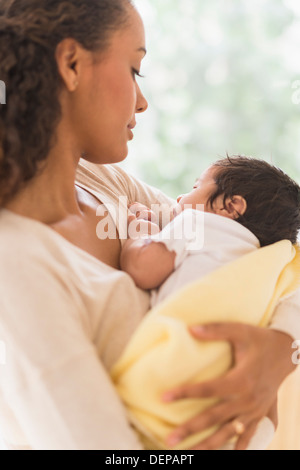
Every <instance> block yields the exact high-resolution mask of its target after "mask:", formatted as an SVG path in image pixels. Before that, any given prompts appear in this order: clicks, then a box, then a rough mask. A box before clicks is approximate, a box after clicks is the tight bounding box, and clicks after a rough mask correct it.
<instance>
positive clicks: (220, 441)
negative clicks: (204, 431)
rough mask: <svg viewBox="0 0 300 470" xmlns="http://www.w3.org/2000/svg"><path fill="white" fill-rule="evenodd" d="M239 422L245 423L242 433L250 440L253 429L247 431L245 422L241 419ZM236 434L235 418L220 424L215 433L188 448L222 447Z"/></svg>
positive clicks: (210, 448)
mask: <svg viewBox="0 0 300 470" xmlns="http://www.w3.org/2000/svg"><path fill="white" fill-rule="evenodd" d="M240 422H241V423H242V424H244V425H245V432H244V434H246V433H247V434H248V435H249V436H250V437H249V440H250V439H251V437H252V435H253V433H254V431H255V429H254V431H253V429H251V431H250V430H249V432H248V431H247V427H246V426H247V425H246V424H245V422H244V421H243V420H240ZM244 434H243V435H244ZM250 434H251V435H250ZM243 435H242V436H243ZM236 436H237V431H236V425H235V420H232V421H229V422H227V423H226V424H224V425H223V426H221V427H220V428H219V429H218V430H217V431H216V432H215V433H213V434H212V435H211V436H209V437H208V438H207V439H205V440H204V441H202V442H200V443H199V444H197V445H196V446H194V447H193V448H192V449H190V450H216V449H219V448H220V447H222V446H223V445H225V444H228V441H230V440H231V439H232V438H234V437H236ZM240 439H241V438H240Z"/></svg>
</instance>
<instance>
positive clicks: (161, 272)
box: [121, 239, 176, 289]
mask: <svg viewBox="0 0 300 470" xmlns="http://www.w3.org/2000/svg"><path fill="white" fill-rule="evenodd" d="M175 257H176V254H175V252H174V251H169V250H168V249H167V248H166V246H165V245H164V244H163V243H157V242H152V241H151V240H150V239H139V240H127V241H126V242H125V244H124V247H123V250H122V254H121V268H122V269H123V271H126V272H127V273H128V274H130V276H131V277H132V278H133V280H134V282H135V283H136V285H137V287H140V288H141V289H154V288H156V287H158V286H160V285H161V284H162V283H163V282H164V281H165V280H166V279H167V277H168V276H169V275H170V274H171V273H172V272H173V271H174V265H175Z"/></svg>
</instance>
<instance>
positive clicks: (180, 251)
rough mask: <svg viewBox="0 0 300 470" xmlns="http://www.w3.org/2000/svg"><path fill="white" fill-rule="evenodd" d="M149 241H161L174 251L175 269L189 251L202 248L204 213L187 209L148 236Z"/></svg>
mask: <svg viewBox="0 0 300 470" xmlns="http://www.w3.org/2000/svg"><path fill="white" fill-rule="evenodd" d="M149 238H150V240H151V241H154V242H159V243H163V244H164V245H165V246H166V247H167V249H168V250H169V251H174V252H175V253H176V258H175V266H174V267H175V269H176V268H178V266H180V265H181V263H182V262H183V261H184V259H185V258H186V257H187V256H188V254H189V253H190V252H191V251H199V250H201V249H202V248H203V241H204V213H203V212H201V211H196V210H192V209H187V210H185V211H183V212H181V214H179V215H178V216H177V217H175V218H174V219H173V220H172V222H171V223H169V224H168V225H166V226H165V227H164V228H163V229H162V231H161V232H159V233H157V234H155V235H152V236H151V237H149Z"/></svg>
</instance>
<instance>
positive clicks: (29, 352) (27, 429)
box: [0, 259, 142, 450]
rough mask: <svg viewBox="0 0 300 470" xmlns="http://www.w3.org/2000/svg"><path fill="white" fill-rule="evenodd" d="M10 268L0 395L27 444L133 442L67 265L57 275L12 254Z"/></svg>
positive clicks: (1, 332) (1, 329) (113, 445)
mask: <svg viewBox="0 0 300 470" xmlns="http://www.w3.org/2000/svg"><path fill="white" fill-rule="evenodd" d="M28 261H29V260H28ZM12 262H13V260H12ZM16 268H17V269H16V271H15V274H14V281H15V282H14V281H13V280H12V279H10V280H9V281H8V282H5V280H4V276H2V277H1V286H0V294H1V297H0V298H1V323H0V338H1V339H2V340H3V341H5V344H6V357H7V361H6V365H5V366H1V374H0V392H1V393H0V399H1V400H2V399H3V400H4V402H5V407H9V408H10V410H11V413H13V416H14V420H16V421H17V423H18V425H19V426H20V428H21V429H22V432H23V434H24V436H25V438H26V439H27V441H28V444H29V445H30V446H31V447H32V448H33V449H57V450H64V449H66V450H68V449H71V450H86V449H94V450H97V449H107V450H113V449H114V450H116V449H123V450H128V449H135V450H136V449H137V450H139V449H141V448H142V446H141V444H140V443H139V441H138V439H137V437H136V435H135V434H134V433H133V431H132V429H131V428H130V426H129V424H128V422H127V418H126V414H125V412H124V409H123V406H122V404H121V402H120V399H119V398H118V396H117V394H116V391H115V389H114V387H113V385H112V383H111V380H110V379H109V377H108V375H107V373H106V371H105V369H104V367H103V365H102V363H101V360H100V358H99V356H98V352H97V351H96V348H95V346H94V344H93V342H92V338H91V336H92V333H91V331H90V326H89V317H88V312H87V311H86V310H85V309H86V306H85V305H84V304H83V303H81V302H80V301H79V300H78V296H77V294H76V291H75V290H74V291H72V289H71V284H69V283H68V277H67V276H66V273H67V271H66V272H65V273H61V275H60V273H59V272H55V271H53V270H52V269H51V268H50V267H47V266H43V265H42V263H39V262H36V263H35V261H34V260H31V264H27V263H22V260H20V259H18V261H17V262H16ZM2 273H3V272H2ZM16 286H17V287H16ZM15 289H17V292H18V295H16V293H14V290H15ZM116 333H117V332H116Z"/></svg>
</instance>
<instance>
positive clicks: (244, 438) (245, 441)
mask: <svg viewBox="0 0 300 470" xmlns="http://www.w3.org/2000/svg"><path fill="white" fill-rule="evenodd" d="M257 425H258V421H257V420H256V421H253V422H252V423H250V424H249V425H248V426H247V427H246V430H245V432H244V433H243V434H242V435H241V436H240V437H239V438H238V440H237V442H236V444H235V448H234V450H245V449H247V447H248V445H249V444H250V441H251V439H252V437H253V436H254V434H255V431H256V428H257Z"/></svg>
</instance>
